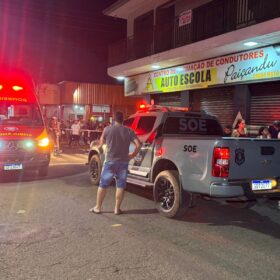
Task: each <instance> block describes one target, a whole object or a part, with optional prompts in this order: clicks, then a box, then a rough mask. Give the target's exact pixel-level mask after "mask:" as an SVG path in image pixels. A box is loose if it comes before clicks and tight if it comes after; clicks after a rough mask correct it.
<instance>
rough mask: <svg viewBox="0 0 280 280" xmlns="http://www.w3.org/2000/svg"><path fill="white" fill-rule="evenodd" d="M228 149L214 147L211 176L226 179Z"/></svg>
mask: <svg viewBox="0 0 280 280" xmlns="http://www.w3.org/2000/svg"><path fill="white" fill-rule="evenodd" d="M229 158H230V150H229V148H220V147H216V148H214V150H213V161H212V176H213V177H228V175H229Z"/></svg>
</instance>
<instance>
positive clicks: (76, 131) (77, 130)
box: [71, 123, 81, 135]
mask: <svg viewBox="0 0 280 280" xmlns="http://www.w3.org/2000/svg"><path fill="white" fill-rule="evenodd" d="M71 129H72V134H73V135H80V129H81V128H80V125H79V124H78V123H77V124H76V123H73V124H72V125H71Z"/></svg>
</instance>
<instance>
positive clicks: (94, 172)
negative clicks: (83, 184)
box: [89, 155, 101, 186]
mask: <svg viewBox="0 0 280 280" xmlns="http://www.w3.org/2000/svg"><path fill="white" fill-rule="evenodd" d="M100 174H101V161H100V158H99V156H98V155H93V156H92V157H91V158H90V161H89V176H90V181H91V182H92V183H93V185H96V186H97V185H98V184H99V180H100Z"/></svg>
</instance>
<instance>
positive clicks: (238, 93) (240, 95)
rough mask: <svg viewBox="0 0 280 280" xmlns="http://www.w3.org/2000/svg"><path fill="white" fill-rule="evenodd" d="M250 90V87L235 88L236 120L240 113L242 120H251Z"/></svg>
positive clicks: (237, 86) (238, 86) (239, 86)
mask: <svg viewBox="0 0 280 280" xmlns="http://www.w3.org/2000/svg"><path fill="white" fill-rule="evenodd" d="M250 97H251V93H250V89H249V86H248V85H236V86H235V88H234V97H233V103H234V118H236V116H237V114H238V112H240V113H241V116H242V118H243V119H244V120H245V121H246V122H249V120H250Z"/></svg>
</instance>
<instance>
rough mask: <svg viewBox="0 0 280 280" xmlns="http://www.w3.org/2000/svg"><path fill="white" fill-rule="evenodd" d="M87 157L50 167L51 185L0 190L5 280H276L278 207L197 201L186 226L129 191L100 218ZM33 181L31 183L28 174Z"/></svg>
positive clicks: (14, 182) (0, 264) (6, 184)
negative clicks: (119, 211) (117, 211)
mask: <svg viewBox="0 0 280 280" xmlns="http://www.w3.org/2000/svg"><path fill="white" fill-rule="evenodd" d="M85 158H86V155H81V154H76V155H75V154H74V155H64V156H61V157H59V158H55V159H54V160H53V161H52V165H51V169H50V174H49V177H48V178H45V179H43V180H37V179H38V178H36V176H35V177H34V175H31V174H28V175H26V176H24V177H20V178H16V177H14V178H9V179H8V180H4V181H3V180H2V179H1V183H0V191H1V196H0V279H1V280H2V279H5V280H6V279H24V280H26V279H48V280H50V279H56V280H57V279H78V280H83V279H85V280H89V279H101V280H103V279H203V280H205V279H215V280H216V279H254V280H256V279H280V269H279V259H280V257H279V256H280V210H278V209H277V207H276V206H275V205H273V204H264V205H257V206H255V207H254V208H253V209H251V210H242V209H233V208H232V207H230V206H228V205H223V204H220V203H217V202H215V201H204V200H199V203H198V206H197V207H196V208H193V209H190V210H189V212H188V213H187V215H186V216H185V217H184V218H183V219H181V220H170V219H167V218H164V217H162V216H160V215H159V214H158V213H157V212H156V210H155V209H154V204H153V201H152V200H151V193H150V191H148V190H141V191H139V189H138V188H136V187H133V186H129V188H128V192H127V193H126V197H125V201H124V204H123V210H124V211H125V213H124V215H120V216H116V215H114V214H113V212H112V210H113V203H114V189H113V188H110V189H109V191H108V194H107V197H106V200H105V203H104V208H103V213H102V214H99V215H97V214H92V213H89V211H88V209H89V208H90V207H92V206H93V205H94V200H95V197H96V187H93V186H92V185H91V184H90V183H89V180H88V176H87V173H86V169H87V167H86V166H85V165H84V162H85ZM32 176H33V177H32Z"/></svg>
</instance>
